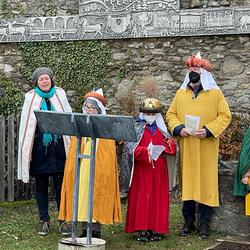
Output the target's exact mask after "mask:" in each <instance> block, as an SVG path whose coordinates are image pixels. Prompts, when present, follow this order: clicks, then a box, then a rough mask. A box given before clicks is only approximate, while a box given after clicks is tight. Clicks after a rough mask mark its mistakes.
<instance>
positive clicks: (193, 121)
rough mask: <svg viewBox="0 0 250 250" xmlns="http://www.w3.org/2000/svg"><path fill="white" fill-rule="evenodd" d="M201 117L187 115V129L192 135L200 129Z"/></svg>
mask: <svg viewBox="0 0 250 250" xmlns="http://www.w3.org/2000/svg"><path fill="white" fill-rule="evenodd" d="M200 119H201V118H200V117H199V116H193V115H185V127H186V129H187V130H188V132H189V134H190V135H194V134H195V133H196V132H197V130H198V129H199V125H200Z"/></svg>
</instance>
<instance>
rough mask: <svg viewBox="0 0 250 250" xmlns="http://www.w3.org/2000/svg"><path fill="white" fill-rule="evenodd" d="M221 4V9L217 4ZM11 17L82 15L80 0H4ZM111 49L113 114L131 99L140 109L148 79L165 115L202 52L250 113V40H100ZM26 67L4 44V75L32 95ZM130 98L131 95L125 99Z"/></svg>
mask: <svg viewBox="0 0 250 250" xmlns="http://www.w3.org/2000/svg"><path fill="white" fill-rule="evenodd" d="M180 3H181V8H205V7H208V6H210V7H211V6H215V7H218V6H220V7H223V6H226V5H228V6H246V5H248V6H250V1H249V0H242V1H240V0H234V1H233V0H231V1H224V0H223V1H196V0H184V1H180ZM216 3H217V4H216ZM8 12H10V13H11V14H12V15H13V16H22V15H25V16H44V15H52V14H53V15H68V14H77V13H78V1H76V0H63V1H61V0H60V1H58V0H50V1H44V0H41V1H33V0H26V1H16V0H3V1H2V3H1V4H0V18H3V17H5V16H6V15H7V14H8ZM100 42H101V43H102V44H103V45H104V46H109V47H110V49H111V53H112V55H111V57H112V60H111V61H110V62H109V64H108V69H109V74H108V79H109V80H110V81H111V82H112V85H113V87H112V88H110V90H109V91H108V93H106V95H107V97H108V99H109V108H111V107H112V112H114V113H116V114H117V113H126V112H128V109H129V107H127V106H126V104H127V102H125V101H126V100H127V99H126V98H127V97H128V98H129V96H130V95H131V94H132V95H133V96H134V100H135V106H138V103H139V102H140V101H141V99H143V98H144V97H145V96H144V94H143V93H142V91H141V89H140V83H141V82H142V81H143V78H144V77H145V76H152V77H153V78H154V80H155V81H156V83H157V86H158V89H159V93H158V95H157V96H158V98H159V99H160V100H161V101H162V102H163V106H164V108H165V110H166V109H167V107H168V106H169V104H170V102H171V100H172V99H173V97H174V94H175V92H176V90H177V89H178V88H179V87H180V84H181V83H182V81H183V79H184V76H185V69H184V60H185V58H186V57H187V56H189V55H191V54H195V53H197V51H198V50H199V51H200V52H201V55H202V57H204V58H208V59H209V60H210V61H211V62H212V64H213V73H214V76H215V78H216V80H217V82H218V85H219V86H220V87H221V88H222V90H223V92H224V94H225V96H226V97H227V99H228V101H229V104H230V107H231V109H232V110H233V111H237V112H248V109H249V105H248V103H249V99H250V85H249V83H250V53H249V52H250V37H249V34H246V35H223V36H201V37H166V38H144V39H124V40H104V41H100ZM21 62H22V58H21V55H20V53H19V52H18V51H17V49H16V44H15V43H9V44H8V43H7V44H0V71H1V72H3V73H4V74H5V75H7V76H8V77H9V78H12V79H14V80H15V81H16V82H17V83H18V84H19V85H20V86H21V87H22V89H23V91H24V92H27V91H28V90H29V89H30V87H29V85H28V84H27V83H26V82H25V81H24V79H23V78H22V76H21V75H20V73H19V72H18V70H17V68H18V65H19V64H20V63H21ZM126 94H127V95H128V96H126Z"/></svg>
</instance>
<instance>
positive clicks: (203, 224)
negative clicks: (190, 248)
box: [199, 220, 210, 240]
mask: <svg viewBox="0 0 250 250" xmlns="http://www.w3.org/2000/svg"><path fill="white" fill-rule="evenodd" d="M209 234H210V229H209V220H201V221H200V226H199V236H200V239H202V240H205V239H207V238H208V237H209Z"/></svg>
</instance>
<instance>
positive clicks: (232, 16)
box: [0, 0, 250, 42]
mask: <svg viewBox="0 0 250 250" xmlns="http://www.w3.org/2000/svg"><path fill="white" fill-rule="evenodd" d="M240 33H241V34H242V33H250V7H245V8H237V7H232V8H217V9H216V8H210V9H192V10H180V2H179V1H175V0H161V1H159V0H90V1H86V0H81V1H79V15H78V16H77V15H76V16H53V17H31V18H19V19H15V20H3V19H2V20H0V42H26V41H62V40H88V39H119V38H140V37H166V36H196V35H217V34H240Z"/></svg>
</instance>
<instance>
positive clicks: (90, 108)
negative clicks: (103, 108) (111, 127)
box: [83, 104, 97, 111]
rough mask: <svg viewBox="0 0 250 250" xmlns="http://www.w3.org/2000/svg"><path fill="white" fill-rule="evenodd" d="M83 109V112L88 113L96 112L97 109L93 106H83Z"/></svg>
mask: <svg viewBox="0 0 250 250" xmlns="http://www.w3.org/2000/svg"><path fill="white" fill-rule="evenodd" d="M83 108H84V109H85V110H89V111H93V110H97V108H96V107H95V106H91V105H88V104H87V105H83Z"/></svg>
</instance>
